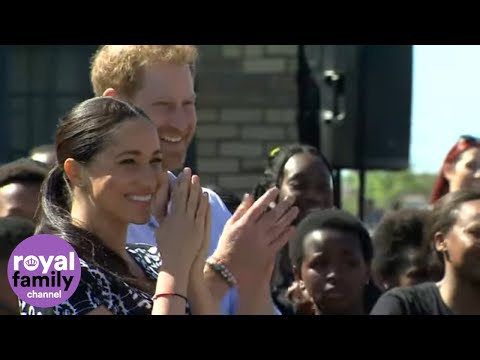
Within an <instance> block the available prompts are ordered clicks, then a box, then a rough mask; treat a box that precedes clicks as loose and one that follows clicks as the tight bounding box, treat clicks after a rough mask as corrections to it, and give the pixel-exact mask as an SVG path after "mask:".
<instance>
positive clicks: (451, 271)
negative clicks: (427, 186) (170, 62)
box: [371, 190, 480, 315]
mask: <svg viewBox="0 0 480 360" xmlns="http://www.w3.org/2000/svg"><path fill="white" fill-rule="evenodd" d="M428 222H429V225H428V231H427V239H429V240H430V241H431V242H432V244H433V245H434V247H435V249H436V250H437V252H438V254H439V255H440V259H441V260H442V262H443V264H444V273H445V275H444V276H443V279H442V280H441V281H440V282H438V283H435V282H428V283H424V284H419V285H415V286H412V287H406V288H395V289H392V290H390V291H388V292H387V293H385V294H384V295H383V296H382V297H381V298H380V299H379V300H378V303H377V304H376V305H375V307H374V309H373V310H372V312H371V313H372V314H373V315H453V314H456V315H480V266H479V264H480V251H479V244H480V191H479V190H460V191H456V192H450V193H448V194H447V195H445V196H444V197H443V198H442V199H440V200H439V201H437V202H436V203H435V206H434V208H433V210H432V213H431V214H430V216H429V221H428Z"/></svg>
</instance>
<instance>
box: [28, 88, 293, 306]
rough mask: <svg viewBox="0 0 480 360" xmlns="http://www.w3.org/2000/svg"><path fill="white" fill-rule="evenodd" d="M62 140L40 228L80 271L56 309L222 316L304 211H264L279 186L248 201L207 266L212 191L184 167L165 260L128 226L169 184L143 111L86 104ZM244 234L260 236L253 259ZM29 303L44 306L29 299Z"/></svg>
mask: <svg viewBox="0 0 480 360" xmlns="http://www.w3.org/2000/svg"><path fill="white" fill-rule="evenodd" d="M55 146H56V155H57V159H58V162H57V165H56V166H55V167H54V168H53V169H52V170H51V172H50V174H49V176H48V178H47V180H46V181H45V183H44V185H43V189H42V202H41V211H42V220H41V223H40V224H41V225H40V226H39V227H38V230H37V233H39V232H42V233H45V232H46V233H51V234H55V235H58V236H60V237H62V238H63V239H65V240H66V241H68V242H69V243H70V244H71V245H72V246H73V247H74V249H75V250H76V252H77V253H78V255H79V257H80V263H81V270H82V275H81V281H80V284H79V286H78V288H77V289H76V291H75V293H74V294H73V295H72V296H71V297H70V298H69V299H68V300H67V301H66V302H64V303H62V304H60V305H58V306H56V307H55V308H54V309H53V312H54V313H55V314H74V315H78V314H125V315H129V314H133V315H135V314H141V315H143V314H151V313H153V314H185V313H186V308H190V310H191V312H192V313H195V314H215V313H218V310H219V303H220V300H221V299H222V298H223V296H224V295H225V293H226V292H227V291H228V288H229V286H235V285H236V284H237V280H238V283H239V284H240V285H241V284H243V283H245V282H246V281H248V280H250V279H252V278H255V276H256V278H257V279H258V282H260V279H261V278H262V277H266V278H269V273H268V269H269V267H272V268H273V259H272V260H269V259H266V258H265V257H262V256H263V255H265V254H270V253H273V254H276V252H277V251H278V250H279V249H280V247H281V246H282V245H283V244H285V243H286V241H287V239H288V237H289V236H291V233H292V231H293V229H291V227H290V224H291V222H292V221H293V219H294V218H295V216H296V215H297V212H298V211H297V209H296V208H292V207H291V205H292V202H282V203H281V204H280V205H279V209H278V210H275V211H273V212H269V213H267V212H266V209H267V207H268V204H269V203H270V202H271V201H272V200H273V199H274V198H275V197H276V195H277V191H278V190H275V189H273V190H271V191H269V192H268V193H267V194H265V196H264V197H263V198H262V199H260V200H259V201H258V202H256V203H255V204H253V201H251V199H250V200H249V201H250V203H247V202H244V203H242V205H241V206H240V207H239V211H237V212H236V213H235V214H234V215H233V216H232V218H231V219H230V220H229V222H227V225H226V226H225V230H224V232H223V234H222V239H221V241H220V242H219V247H217V251H216V252H215V254H214V255H215V259H210V261H208V265H206V264H205V261H206V257H207V253H208V250H209V239H210V207H209V202H208V197H207V195H206V194H205V193H202V190H201V186H200V180H199V178H198V176H196V175H193V176H192V174H191V170H190V169H188V168H186V169H184V171H183V172H182V173H181V175H180V176H179V177H178V179H177V181H176V183H175V185H173V190H172V194H171V203H170V206H169V208H170V210H169V212H168V214H167V215H166V216H165V217H164V219H163V221H162V223H161V226H160V228H159V229H158V230H157V231H156V240H157V244H158V248H159V250H160V253H161V256H162V258H161V259H160V254H158V251H157V248H156V247H151V246H148V245H144V244H140V245H131V244H129V245H127V244H126V241H127V228H128V225H129V224H132V223H133V224H144V223H146V222H147V221H148V220H149V218H150V216H151V215H152V210H154V208H155V204H154V201H155V198H156V197H157V196H160V194H162V192H164V190H165V189H166V186H167V177H166V171H165V169H164V168H163V166H162V154H161V149H160V141H159V139H158V134H157V133H156V130H155V127H154V125H153V124H152V122H151V120H150V119H149V118H148V117H147V116H146V115H145V114H144V113H143V111H142V110H140V109H139V108H136V107H133V106H131V105H129V104H127V103H125V102H123V101H120V100H116V99H114V98H110V97H99V98H94V99H90V100H87V101H85V102H83V103H81V104H79V105H77V106H76V107H75V108H73V110H72V111H70V112H69V113H68V114H67V115H66V117H65V118H64V119H63V120H62V121H61V122H60V124H59V127H58V129H57V133H56V141H55ZM242 233H243V234H242ZM245 233H246V234H245ZM239 238H247V239H251V240H252V242H255V246H256V247H254V249H256V250H258V251H257V252H255V256H252V254H249V253H248V252H247V251H245V246H246V247H247V249H250V248H251V247H250V246H249V245H250V244H249V243H247V244H245V242H244V241H238V240H239ZM233 242H235V243H234V244H233ZM219 248H220V250H219ZM262 251H263V252H264V253H262ZM245 253H247V254H245ZM247 256H248V259H246V257H247ZM273 256H274V255H273ZM270 264H271V265H270ZM260 266H261V267H260ZM228 270H231V271H228ZM262 270H264V272H262V273H260V271H262ZM232 272H233V274H232ZM270 274H271V270H270ZM258 282H257V283H255V284H256V285H257V284H258ZM267 285H268V283H267ZM258 287H260V288H261V289H263V288H266V287H267V286H264V285H263V284H259V285H258ZM262 295H263V293H262V294H259V293H252V294H251V297H252V299H253V300H252V303H255V301H258V302H260V301H263V302H262V303H261V304H260V305H265V306H264V307H262V309H267V307H268V300H270V303H271V299H269V298H267V297H266V296H262ZM268 295H269V294H268ZM247 297H248V296H247ZM247 300H248V299H247ZM246 303H247V304H248V301H246ZM187 305H188V306H187ZM22 308H23V309H22V311H23V312H24V313H37V312H41V310H40V309H35V308H34V307H31V306H30V305H28V304H25V303H23V304H22ZM253 309H258V307H253ZM252 311H253V310H252Z"/></svg>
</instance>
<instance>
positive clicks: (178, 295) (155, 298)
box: [152, 293, 188, 303]
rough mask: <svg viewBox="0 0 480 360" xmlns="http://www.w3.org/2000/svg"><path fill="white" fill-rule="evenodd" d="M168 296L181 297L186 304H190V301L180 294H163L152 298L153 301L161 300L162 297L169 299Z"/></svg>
mask: <svg viewBox="0 0 480 360" xmlns="http://www.w3.org/2000/svg"><path fill="white" fill-rule="evenodd" d="M168 296H176V297H179V298H182V299H183V300H185V302H186V303H188V299H187V297H186V296H183V295H180V294H177V293H162V294H155V295H154V296H153V298H152V300H153V301H155V300H157V299H159V298H162V297H168Z"/></svg>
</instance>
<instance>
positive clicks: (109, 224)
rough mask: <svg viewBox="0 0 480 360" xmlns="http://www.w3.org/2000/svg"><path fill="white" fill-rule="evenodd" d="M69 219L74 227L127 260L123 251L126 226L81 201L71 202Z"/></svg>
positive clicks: (125, 241)
mask: <svg viewBox="0 0 480 360" xmlns="http://www.w3.org/2000/svg"><path fill="white" fill-rule="evenodd" d="M71 217H72V222H73V223H74V224H75V225H76V226H78V227H81V228H82V229H85V230H88V231H89V232H91V233H93V234H95V235H96V236H97V237H98V238H99V239H100V240H101V241H102V243H103V244H104V245H105V246H106V247H107V248H109V249H110V250H111V251H113V252H115V253H116V254H118V255H119V256H121V257H122V258H123V259H127V258H128V254H127V252H126V250H125V246H126V243H127V229H128V224H126V223H122V222H121V221H119V220H118V219H113V218H112V217H111V216H108V215H107V214H99V213H98V212H97V211H95V210H94V209H92V207H89V206H86V204H82V203H81V201H74V202H73V204H72V211H71Z"/></svg>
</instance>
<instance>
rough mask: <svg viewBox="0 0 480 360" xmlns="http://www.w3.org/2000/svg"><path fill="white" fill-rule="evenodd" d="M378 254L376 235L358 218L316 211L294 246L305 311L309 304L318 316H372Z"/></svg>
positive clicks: (300, 227)
mask: <svg viewBox="0 0 480 360" xmlns="http://www.w3.org/2000/svg"><path fill="white" fill-rule="evenodd" d="M372 254H373V248H372V242H371V239H370V235H369V233H368V231H367V230H366V229H365V227H364V226H363V225H362V223H361V222H360V221H359V220H358V219H356V218H355V217H354V216H352V215H350V214H349V213H347V212H345V211H342V210H338V209H328V210H316V211H313V212H312V213H310V215H308V216H307V217H306V218H305V219H303V220H302V221H301V222H300V224H299V225H298V227H297V231H296V234H295V236H294V238H293V240H291V241H290V260H291V263H292V264H293V272H294V274H295V281H296V283H297V284H298V285H299V290H300V291H299V292H297V293H296V294H295V296H293V297H294V298H293V301H294V302H295V303H296V304H301V305H302V306H303V307H304V309H302V311H303V313H304V314H307V312H306V311H307V310H308V308H307V307H306V301H305V300H308V299H309V300H310V302H311V303H312V304H313V307H311V314H312V315H313V314H315V315H362V314H367V313H368V308H367V306H368V305H367V303H366V301H365V300H366V293H367V284H368V282H369V279H370V263H371V260H372ZM292 295H293V294H292ZM305 297H308V299H305Z"/></svg>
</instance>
